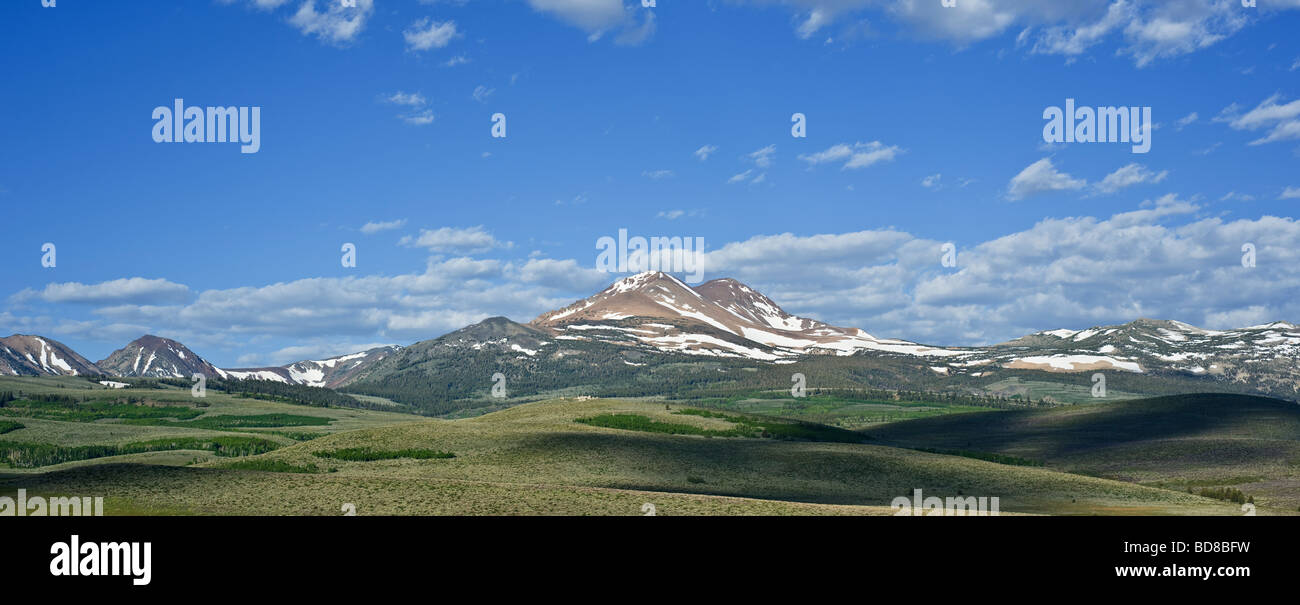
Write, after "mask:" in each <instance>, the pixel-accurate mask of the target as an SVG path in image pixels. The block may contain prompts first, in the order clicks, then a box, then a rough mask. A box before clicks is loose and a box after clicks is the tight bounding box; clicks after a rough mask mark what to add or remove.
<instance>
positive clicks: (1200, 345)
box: [0, 272, 1300, 401]
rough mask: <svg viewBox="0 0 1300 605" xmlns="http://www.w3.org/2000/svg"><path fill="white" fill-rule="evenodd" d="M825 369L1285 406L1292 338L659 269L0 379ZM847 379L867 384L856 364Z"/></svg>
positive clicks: (51, 355) (448, 379)
mask: <svg viewBox="0 0 1300 605" xmlns="http://www.w3.org/2000/svg"><path fill="white" fill-rule="evenodd" d="M826 357H830V358H844V357H848V358H851V359H850V360H849V361H850V362H851V361H852V360H853V359H857V360H873V365H872V366H871V367H872V368H875V370H873V371H882V372H883V371H886V370H883V369H881V368H888V369H887V374H888V375H889V376H891V377H892V378H891V380H892V381H895V382H897V381H898V380H899V379H900V378H899V377H900V376H901V375H905V374H907V373H915V374H920V375H921V376H916V377H913V378H911V379H908V380H904V382H909V383H911V382H916V383H924V384H942V379H944V378H950V379H954V380H957V379H961V381H960V384H961V385H963V386H962V387H961V388H963V389H967V390H969V389H971V388H972V387H971V386H970V385H972V384H975V383H978V382H986V381H987V380H986V379H990V378H992V377H994V375H995V374H1005V373H1006V372H1009V371H1032V372H1039V373H1042V374H1043V375H1051V374H1068V373H1079V372H1097V371H1105V372H1112V373H1114V372H1118V373H1126V374H1135V375H1151V376H1159V377H1161V378H1162V379H1171V378H1172V379H1189V380H1194V381H1195V383H1196V384H1206V383H1207V381H1211V382H1218V383H1225V384H1233V385H1237V386H1239V387H1242V388H1244V390H1248V391H1254V392H1260V393H1265V394H1270V395H1273V396H1281V397H1285V398H1289V399H1295V398H1296V395H1297V393H1298V392H1300V368H1298V367H1297V359H1300V327H1297V326H1296V325H1294V324H1290V323H1285V322H1275V323H1270V324H1265V325H1260V326H1252V327H1248V328H1241V329H1236V330H1205V329H1201V328H1197V327H1194V326H1191V325H1188V324H1185V323H1180V322H1176V321H1162V320H1149V319H1139V320H1137V321H1134V322H1131V323H1128V324H1123V325H1116V326H1102V327H1094V328H1090V329H1087V330H1052V331H1047V332H1039V333H1036V334H1030V335H1028V336H1024V337H1021V338H1018V339H1016V340H1012V341H1010V342H1006V343H1001V344H996V345H991V346H986V347H937V346H930V345H924V344H918V343H914V342H909V341H905V340H895V339H884V338H877V337H875V336H872V335H871V334H869V333H867V332H865V331H863V330H860V329H857V328H842V327H836V326H832V325H829V324H826V323H823V322H820V321H817V320H814V319H808V318H802V317H797V316H795V315H792V314H790V313H788V312H786V311H785V310H783V309H782V308H781V307H780V306H779V305H777V304H776V303H775V302H774V301H772V300H771V299H769V298H767V297H766V296H764V295H763V294H761V293H759V292H758V291H756V290H754V289H752V288H750V287H749V286H746V285H745V284H743V283H740V282H738V281H736V280H733V279H717V280H713V281H710V282H706V283H704V284H700V285H699V286H696V287H690V286H688V285H686V284H685V283H682V282H681V281H679V280H677V279H676V278H674V277H672V276H671V275H667V274H664V273H658V272H653V273H642V274H638V275H634V276H630V277H626V278H623V279H620V280H618V281H616V282H614V283H613V284H612V285H610V286H609V287H608V288H606V289H605V290H603V291H601V292H599V293H597V294H595V295H593V296H591V297H589V298H586V299H583V300H579V301H577V302H575V303H573V304H571V305H569V306H567V307H564V308H562V309H559V310H556V311H551V312H547V313H544V314H542V315H541V316H539V317H537V318H536V319H534V320H533V321H531V322H529V323H527V324H520V323H516V322H513V321H511V320H509V319H506V318H503V317H497V318H491V319H487V320H484V321H483V322H480V323H478V324H475V325H472V326H469V327H466V328H463V329H461V330H457V331H455V332H452V333H450V334H447V335H444V336H442V337H439V338H436V339H432V340H426V341H421V342H418V343H415V344H413V345H411V346H408V347H395V346H393V347H381V348H376V349H371V350H368V351H363V352H359V353H353V354H350V355H343V356H339V357H333V358H329V359H325V360H319V361H299V362H295V363H292V364H288V365H286V366H280V367H267V368H250V369H221V368H217V367H215V366H213V365H212V364H210V363H208V362H207V361H205V360H204V359H203V358H202V357H200V356H198V355H196V354H195V353H194V352H193V351H191V350H190V349H188V348H187V347H185V346H184V345H182V344H181V343H179V342H176V341H174V340H169V339H166V338H159V337H156V336H144V337H142V338H140V339H137V340H136V341H134V342H132V343H131V344H129V345H127V346H126V347H124V348H122V349H119V350H117V351H115V352H113V354H112V355H109V357H108V358H107V359H105V360H103V361H100V362H98V363H90V362H89V361H87V360H86V359H84V358H82V357H81V356H80V355H77V354H76V352H74V351H71V350H70V349H68V348H67V347H66V346H64V345H62V344H60V343H58V342H56V341H53V340H50V339H48V338H42V337H38V336H22V335H15V336H10V337H9V338H5V339H2V340H0V374H16V375H41V374H55V375H77V374H106V375H110V376H122V377H133V376H144V377H168V378H188V377H190V376H192V375H193V374H194V373H202V374H204V375H206V376H219V377H222V378H228V379H250V378H255V379H263V380H275V381H280V382H286V383H291V384H302V385H308V386H318V387H327V388H347V389H348V390H352V391H356V392H362V393H371V394H375V395H381V396H388V397H393V398H394V399H396V400H402V399H406V400H411V399H413V398H415V399H420V400H433V401H448V400H455V399H461V398H474V397H479V396H482V395H483V392H485V391H486V389H487V388H488V387H489V386H490V384H488V382H487V376H491V375H492V374H493V373H494V371H489V370H501V371H503V373H506V374H507V375H512V376H514V377H516V378H515V380H514V383H515V385H516V386H522V387H524V390H526V391H533V392H540V391H545V390H556V389H560V390H562V389H565V388H569V387H571V386H574V385H577V384H584V383H586V382H589V381H591V380H597V381H603V382H604V383H606V384H614V383H617V382H619V381H622V382H625V383H627V384H626V387H627V388H632V387H635V386H636V385H642V386H645V388H647V389H648V390H650V391H652V390H653V381H652V380H651V378H649V376H650V375H651V374H653V373H654V372H652V371H651V370H653V369H654V368H658V367H661V366H662V367H663V368H670V367H672V366H673V364H678V365H680V364H681V363H684V362H685V363H689V362H691V361H692V360H695V361H706V360H708V359H713V360H717V361H727V362H728V363H729V364H731V365H732V366H736V365H737V364H739V365H741V366H743V365H749V366H751V367H769V366H774V365H775V366H780V365H788V364H795V363H809V362H811V361H813V360H816V359H818V358H826ZM877 362H878V363H877ZM754 364H759V365H758V366H754ZM841 365H842V364H841ZM837 367H840V366H837ZM845 367H846V368H847V367H848V366H845ZM641 368H646V369H645V370H642V369H641ZM505 370H509V372H508V373H507V372H504V371H505ZM655 371H657V372H660V373H661V374H663V372H667V371H668V370H666V369H665V370H662V371H660V370H655ZM843 372H847V374H845V375H846V376H848V375H861V376H860V378H861V380H862V381H863V382H864V383H867V384H869V383H870V382H871V379H870V377H869V376H865V375H862V372H853V371H852V370H851V368H849V369H845V370H842V373H843ZM678 378H680V376H678ZM676 379H677V378H674V380H676ZM935 379H939V380H940V382H939V383H935ZM882 380H883V378H882ZM647 381H650V382H647ZM972 381H974V382H972ZM954 384H957V383H956V382H954ZM870 386H879V385H870ZM638 388H639V387H638ZM633 390H635V388H634V389H633Z"/></svg>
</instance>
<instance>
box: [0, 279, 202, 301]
mask: <svg viewBox="0 0 1300 605" xmlns="http://www.w3.org/2000/svg"><path fill="white" fill-rule="evenodd" d="M189 298H190V289H189V288H188V287H187V286H185V285H183V284H178V283H174V282H170V281H167V280H165V279H145V278H142V277H131V278H125V279H115V280H112V281H105V282H100V283H97V284H83V283H79V282H66V283H54V284H48V285H46V286H45V288H44V289H42V290H31V289H26V290H23V291H21V292H19V293H17V294H15V295H14V296H13V297H12V299H13V300H14V301H15V302H26V301H30V300H40V301H44V302H47V303H83V304H112V303H121V302H149V303H172V302H181V301H185V300H187V299H189Z"/></svg>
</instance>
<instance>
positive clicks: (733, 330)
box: [532, 272, 961, 361]
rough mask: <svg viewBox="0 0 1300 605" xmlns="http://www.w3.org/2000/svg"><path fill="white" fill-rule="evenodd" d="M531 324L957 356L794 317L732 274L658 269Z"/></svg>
mask: <svg viewBox="0 0 1300 605" xmlns="http://www.w3.org/2000/svg"><path fill="white" fill-rule="evenodd" d="M532 325H534V326H537V327H540V328H544V329H547V330H549V331H551V332H552V333H553V334H556V335H557V338H572V339H577V340H603V341H606V342H620V343H625V344H626V343H639V344H641V345H644V346H646V347H649V348H652V349H657V350H660V351H675V352H682V353H687V354H693V355H708V356H715V357H742V358H748V359H757V360H762V361H778V360H787V361H789V360H791V359H793V358H796V357H798V356H801V355H806V354H829V355H852V354H854V353H856V352H858V351H864V350H865V351H882V352H892V353H904V354H910V355H919V356H924V357H946V356H953V355H959V354H961V351H958V350H951V349H940V348H936V347H927V346H924V345H918V344H916V343H912V342H907V341H901V340H884V339H878V338H876V337H874V336H872V335H870V334H868V333H866V332H864V331H862V330H859V329H856V328H838V327H835V326H831V325H828V324H825V323H822V322H820V321H816V320H813V319H806V318H801V317H796V316H794V315H791V314H789V313H787V312H785V310H783V309H781V307H780V306H778V305H777V304H776V303H775V302H772V300H771V299H769V298H767V297H766V296H763V295H762V294H760V293H758V292H757V291H755V290H753V289H752V288H750V287H749V286H746V285H745V284H742V283H740V282H738V281H736V280H733V279H718V280H713V281H710V282H707V283H704V284H701V285H700V286H698V287H696V288H691V287H690V286H687V285H686V284H684V283H682V282H681V281H678V280H677V279H676V278H674V277H672V276H671V275H668V274H665V273H661V272H647V273H641V274H637V275H633V276H631V277H627V278H623V279H620V280H618V281H616V282H614V284H613V285H611V286H610V287H608V288H606V289H605V290H604V291H602V292H600V293H598V294H596V295H594V296H592V297H590V298H587V299H584V300H580V301H578V302H576V303H574V304H572V305H569V306H568V307H565V308H563V309H560V310H558V311H552V312H550V313H545V314H542V315H541V316H539V317H538V318H537V319H534V320H533V321H532ZM561 335H563V336H561Z"/></svg>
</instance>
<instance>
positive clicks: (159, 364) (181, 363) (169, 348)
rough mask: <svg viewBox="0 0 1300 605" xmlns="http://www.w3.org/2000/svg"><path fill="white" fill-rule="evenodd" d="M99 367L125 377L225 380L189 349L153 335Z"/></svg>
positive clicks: (135, 341) (125, 348) (126, 348)
mask: <svg viewBox="0 0 1300 605" xmlns="http://www.w3.org/2000/svg"><path fill="white" fill-rule="evenodd" d="M96 365H98V366H99V367H100V368H103V370H104V372H105V373H107V374H110V375H113V376H124V377H135V376H142V377H150V378H184V379H189V378H190V377H191V376H193V375H194V374H203V375H204V376H207V377H210V378H211V377H216V376H223V374H222V372H221V370H218V369H217V368H216V366H214V365H212V364H210V363H208V362H207V361H206V360H204V359H203V358H202V357H199V356H198V355H196V354H195V353H194V351H191V350H189V348H187V347H186V346H185V345H183V344H181V343H179V342H176V341H174V340H171V339H169V338H161V337H158V336H153V335H152V334H146V335H144V336H141V337H140V338H137V339H135V340H134V341H132V342H131V343H130V344H128V345H126V346H125V347H123V348H121V349H118V350H116V351H114V352H113V353H112V354H111V355H109V356H108V358H106V359H104V360H103V361H101V362H99V363H98V364H96Z"/></svg>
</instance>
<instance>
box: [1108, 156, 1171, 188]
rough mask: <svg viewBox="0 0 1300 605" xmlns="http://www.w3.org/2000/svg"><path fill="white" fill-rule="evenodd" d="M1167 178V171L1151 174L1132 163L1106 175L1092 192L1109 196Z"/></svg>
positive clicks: (1139, 165)
mask: <svg viewBox="0 0 1300 605" xmlns="http://www.w3.org/2000/svg"><path fill="white" fill-rule="evenodd" d="M1167 176H1169V171H1168V170H1162V171H1160V172H1153V171H1152V170H1151V169H1150V168H1147V167H1146V166H1143V165H1142V164H1138V163H1132V164H1128V165H1126V166H1123V167H1121V168H1119V169H1118V170H1116V171H1115V172H1112V173H1110V174H1108V175H1106V178H1104V179H1102V181H1101V182H1100V183H1097V184H1096V185H1095V186H1094V190H1095V192H1096V193H1098V194H1104V195H1109V194H1112V193H1115V192H1117V191H1119V190H1121V189H1125V188H1127V187H1132V186H1134V185H1140V184H1142V183H1150V184H1154V183H1159V182H1161V181H1163V180H1165V177H1167Z"/></svg>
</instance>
